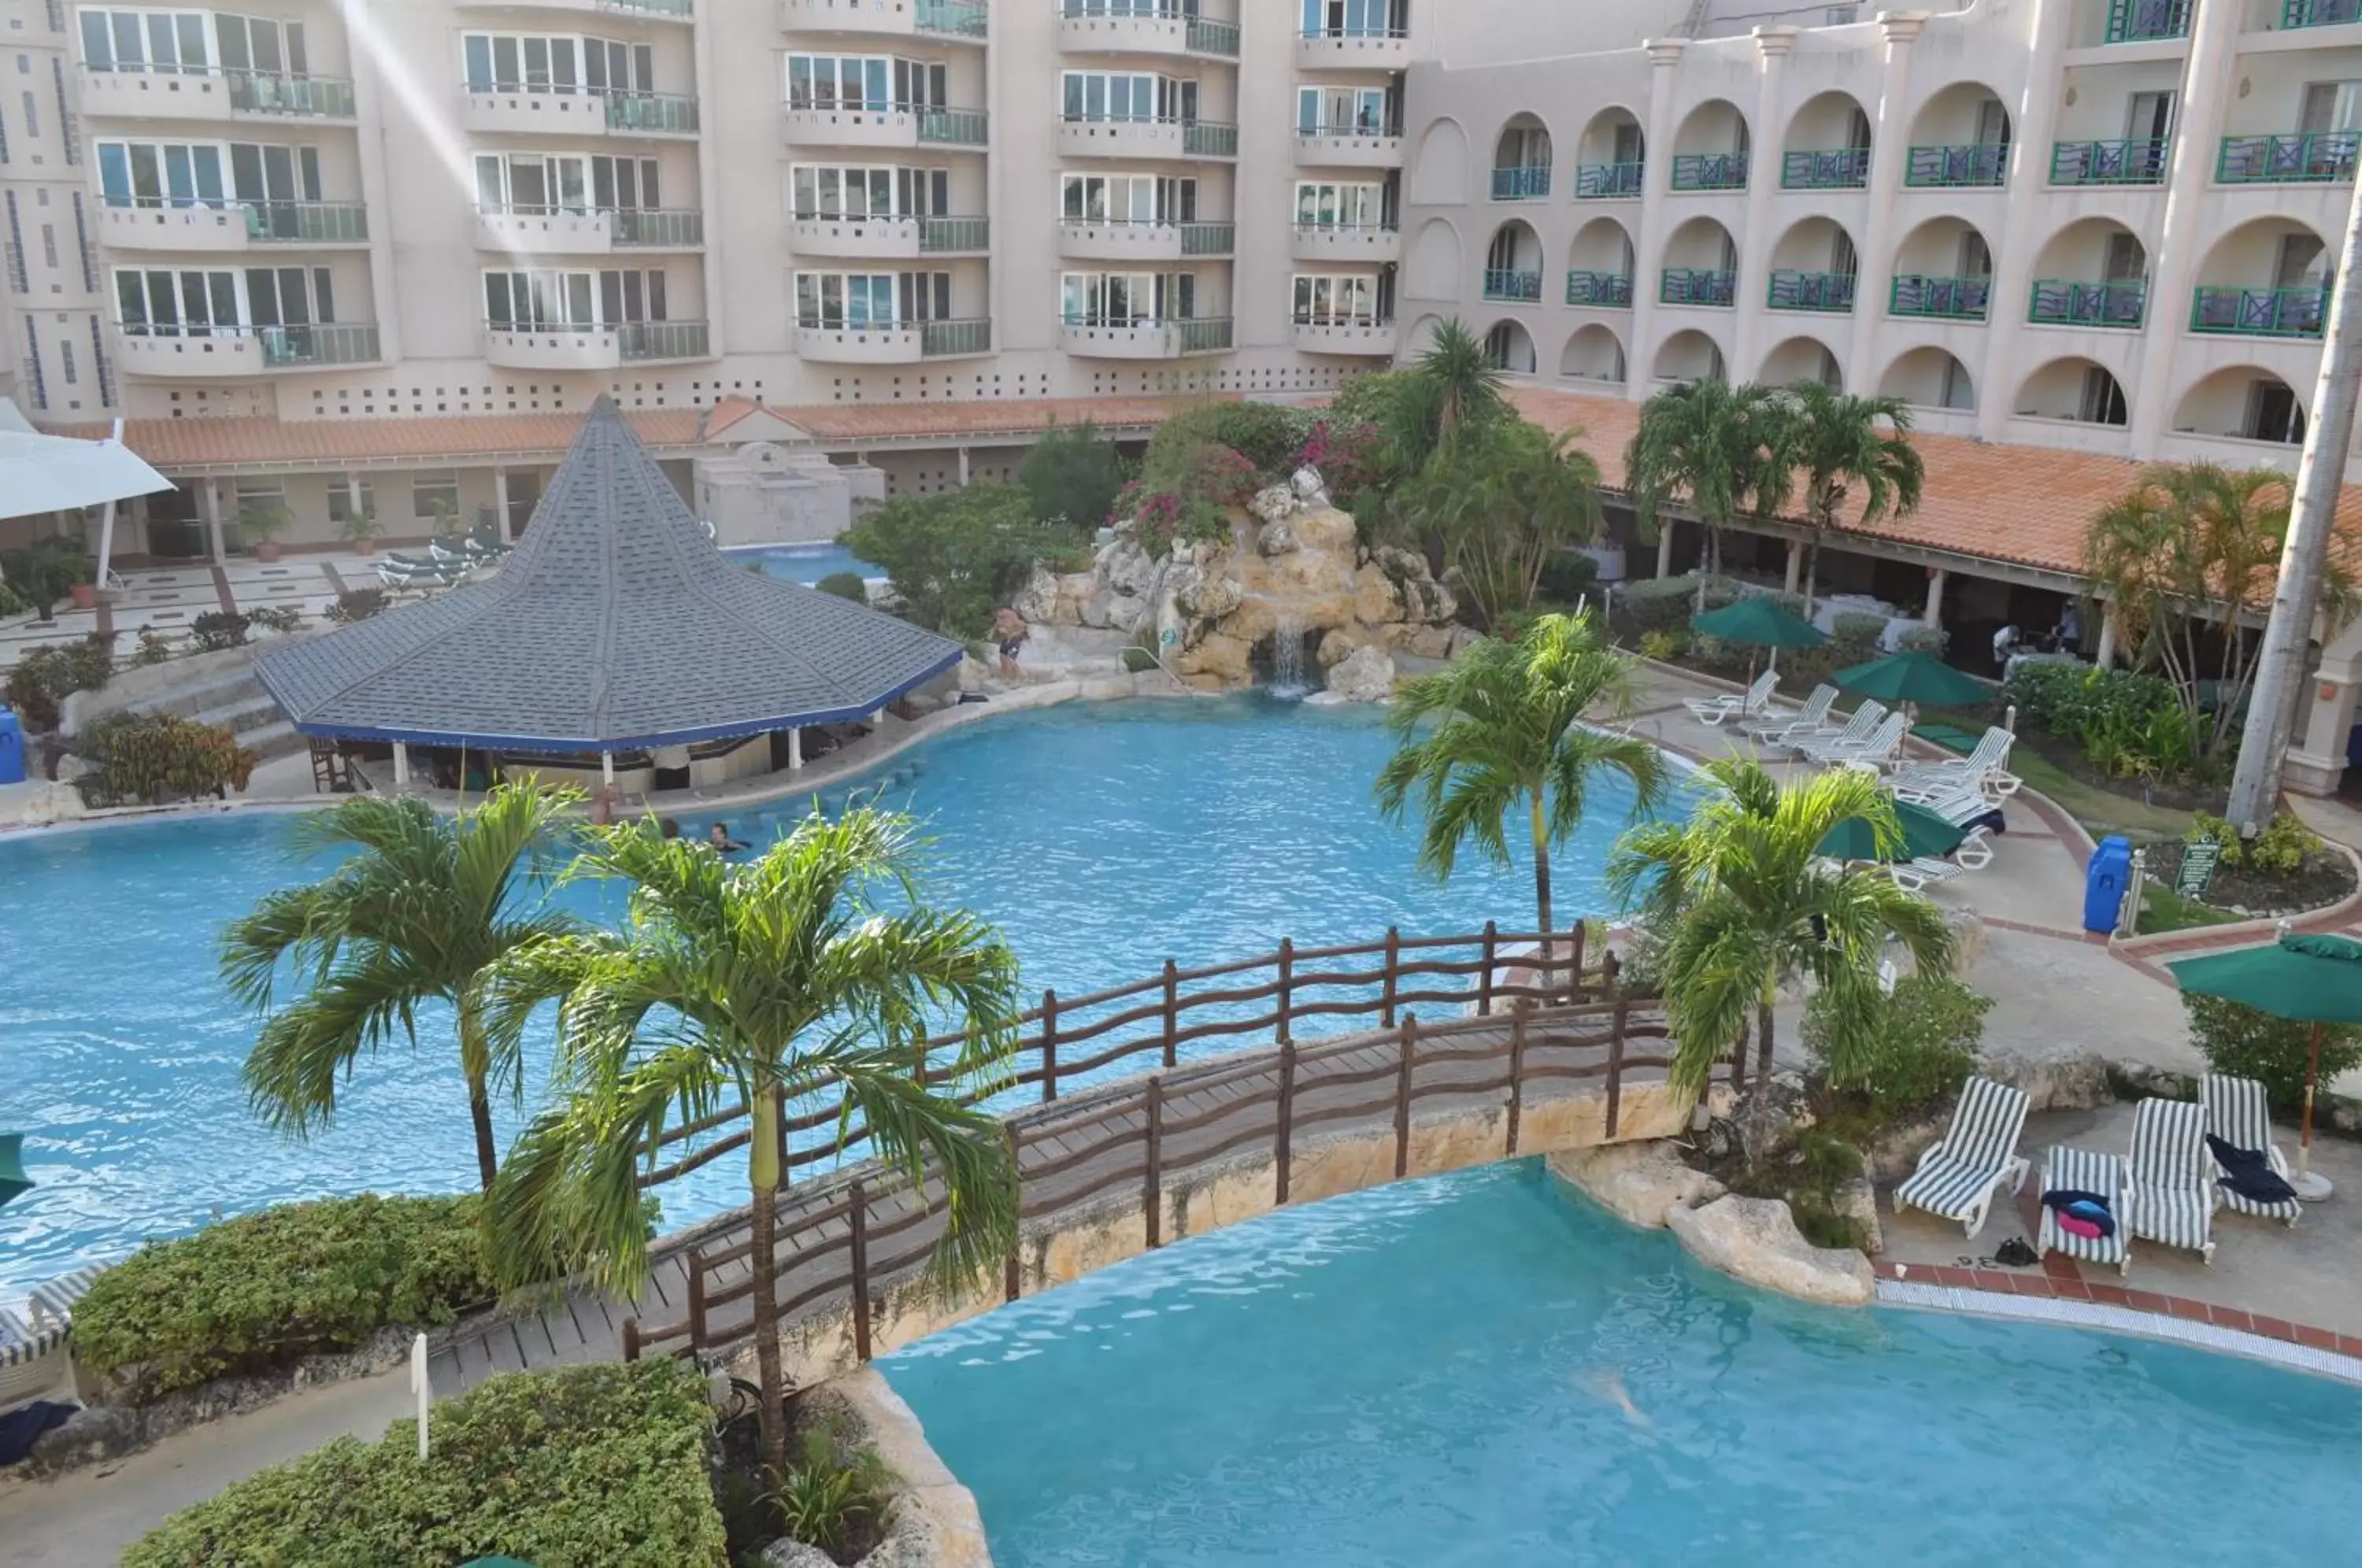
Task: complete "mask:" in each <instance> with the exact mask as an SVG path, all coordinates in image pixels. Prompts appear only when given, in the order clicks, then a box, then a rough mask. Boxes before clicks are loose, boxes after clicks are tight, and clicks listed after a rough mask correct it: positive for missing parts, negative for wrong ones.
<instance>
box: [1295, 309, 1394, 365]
mask: <svg viewBox="0 0 2362 1568" xmlns="http://www.w3.org/2000/svg"><path fill="white" fill-rule="evenodd" d="M1291 332H1292V335H1293V337H1294V340H1295V344H1296V351H1297V353H1299V354H1368V355H1373V356H1375V357H1377V358H1379V359H1393V358H1394V353H1395V324H1394V323H1393V322H1391V321H1353V320H1348V319H1344V318H1335V319H1329V320H1323V319H1322V318H1320V317H1318V316H1311V315H1299V316H1297V318H1296V320H1295V323H1294V325H1293V326H1292V328H1291Z"/></svg>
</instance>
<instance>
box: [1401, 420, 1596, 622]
mask: <svg viewBox="0 0 2362 1568" xmlns="http://www.w3.org/2000/svg"><path fill="white" fill-rule="evenodd" d="M1581 434H1582V432H1580V431H1578V430H1569V431H1566V432H1564V433H1563V434H1562V435H1559V436H1551V435H1549V434H1548V433H1546V432H1545V431H1543V430H1542V428H1541V427H1540V425H1529V424H1528V423H1527V422H1526V421H1524V420H1522V419H1508V420H1501V421H1497V422H1495V423H1492V424H1488V425H1485V426H1483V427H1482V428H1481V429H1479V430H1476V431H1473V432H1470V433H1469V434H1467V435H1465V436H1462V437H1461V439H1459V440H1458V441H1456V442H1454V443H1453V444H1452V445H1451V446H1450V447H1445V448H1443V449H1441V450H1440V451H1439V452H1437V454H1436V456H1435V459H1434V461H1432V462H1431V463H1429V465H1428V468H1427V470H1426V472H1425V473H1423V474H1421V475H1419V476H1418V479H1417V480H1414V481H1413V482H1412V483H1411V484H1410V485H1408V486H1407V488H1406V490H1405V492H1404V494H1403V498H1402V502H1403V505H1404V507H1405V509H1406V511H1407V513H1408V514H1409V515H1410V516H1411V517H1412V518H1414V519H1415V520H1416V521H1417V523H1418V526H1419V527H1420V529H1421V531H1422V532H1423V533H1424V534H1426V535H1427V536H1430V537H1432V538H1434V539H1435V540H1437V541H1438V542H1439V543H1440V547H1441V552H1442V556H1443V561H1444V564H1445V565H1446V566H1447V567H1449V568H1451V569H1452V570H1454V571H1456V572H1457V573H1458V574H1459V579H1458V581H1459V586H1460V588H1461V590H1462V599H1463V600H1464V601H1466V602H1470V603H1472V604H1473V606H1474V608H1475V610H1476V612H1477V613H1478V614H1479V615H1480V616H1481V617H1482V624H1484V625H1485V626H1486V627H1488V628H1489V627H1493V626H1496V625H1498V624H1500V620H1501V617H1502V615H1504V614H1505V613H1508V612H1510V611H1515V610H1523V609H1525V608H1527V607H1528V606H1529V605H1530V604H1531V603H1532V602H1533V600H1534V595H1535V594H1536V593H1537V592H1539V591H1540V588H1541V579H1542V572H1543V569H1545V568H1546V567H1548V566H1549V565H1550V563H1551V559H1552V558H1555V557H1556V556H1557V554H1558V553H1559V551H1560V550H1561V549H1562V548H1563V547H1565V546H1567V545H1568V544H1569V543H1572V542H1576V541H1584V542H1587V541H1589V540H1591V539H1593V538H1595V537H1596V536H1598V532H1599V480H1600V474H1599V465H1598V463H1596V462H1595V461H1594V460H1593V458H1592V457H1591V455H1590V454H1589V453H1588V452H1585V451H1584V450H1583V448H1582V447H1578V446H1577V445H1575V442H1576V440H1577V438H1578V437H1579V436H1581Z"/></svg>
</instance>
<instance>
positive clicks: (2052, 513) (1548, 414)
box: [1509, 386, 2362, 575]
mask: <svg viewBox="0 0 2362 1568" xmlns="http://www.w3.org/2000/svg"><path fill="white" fill-rule="evenodd" d="M1509 395H1510V399H1511V401H1512V402H1514V403H1516V404H1517V406H1518V410H1519V412H1521V413H1523V414H1525V416H1526V417H1527V418H1529V419H1530V420H1532V421H1533V422H1534V423H1536V424H1537V425H1542V426H1543V427H1544V428H1546V429H1549V430H1552V431H1559V430H1566V429H1570V428H1579V429H1581V430H1582V431H1583V432H1584V439H1583V441H1582V443H1581V444H1582V446H1583V447H1584V450H1586V451H1588V452H1589V453H1591V455H1592V456H1593V457H1594V458H1596V459H1597V460H1598V463H1599V467H1600V471H1601V473H1602V474H1603V475H1604V476H1605V477H1606V480H1607V482H1608V483H1609V484H1610V485H1611V486H1615V487H1617V488H1621V487H1622V485H1623V483H1624V448H1625V446H1626V444H1627V443H1628V442H1629V441H1630V440H1631V438H1632V434H1633V432H1634V430H1635V429H1637V428H1638V426H1639V422H1640V408H1639V404H1638V403H1627V402H1625V401H1623V400H1622V399H1620V398H1606V397H1594V396H1586V395H1584V394H1583V393H1580V392H1560V391H1558V390H1557V389H1555V388H1551V387H1534V386H1517V387H1513V388H1511V389H1510V394H1509ZM1912 439H1913V442H1914V444H1915V445H1916V446H1917V447H1918V448H1919V452H1920V455H1921V457H1922V458H1925V459H1926V465H1927V480H1926V493H1925V495H1924V496H1923V498H1922V499H1921V501H1920V502H1919V510H1918V511H1916V512H1915V513H1912V514H1911V515H1910V516H1908V517H1904V518H1900V519H1897V518H1893V517H1889V518H1885V519H1883V520H1882V521H1881V522H1879V523H1878V524H1877V525H1874V526H1872V527H1870V528H1867V529H1865V528H1862V527H1860V525H1859V523H1858V522H1856V523H1854V524H1851V525H1849V524H1845V523H1840V525H1839V528H1838V531H1839V532H1842V533H1855V534H1860V536H1863V537H1865V538H1871V539H1886V540H1892V541H1893V542H1894V543H1897V544H1904V545H1915V546H1917V547H1921V548H1924V549H1934V550H1948V551H1954V552H1957V553H1959V554H1961V555H1966V556H1977V557H1981V558H1985V559H1988V560H1998V561H2009V562H2014V563H2015V564H2018V565H2021V566H2031V567H2039V568H2044V569H2048V570H2052V571H2063V572H2070V573H2075V574H2078V575H2080V574H2081V568H2082V559H2083V534H2084V528H2085V525H2087V524H2088V523H2089V522H2090V521H2091V518H2092V514H2093V513H2097V512H2098V511H2100V510H2101V509H2102V508H2103V507H2104V506H2106V505H2107V504H2108V503H2109V502H2113V501H2114V500H2116V499H2117V498H2118V497H2119V496H2121V495H2123V494H2124V492H2125V491H2126V490H2127V489H2128V488H2130V486H2131V485H2132V482H2133V480H2134V479H2135V477H2136V476H2137V475H2138V474H2139V472H2140V470H2141V468H2142V467H2143V465H2141V464H2139V463H2136V462H2133V461H2131V460H2130V459H2129V458H2111V457H2106V456H2103V455H2101V454H2098V453H2092V452H2071V451H2066V450H2062V449H2059V448H2057V447H2017V446H2000V445H1995V444H1992V443H1988V442H1982V441H1971V440H1970V439H1968V438H1967V437H1966V436H1937V435H1930V434H1926V433H1922V434H1919V435H1916V436H1913V438H1912ZM2293 455H2294V454H2290V456H2291V457H2293ZM2290 467H2291V468H2293V464H2291V465H2290ZM1857 516H1858V514H1857ZM2337 517H2338V528H2339V532H2340V533H2341V534H2343V535H2345V536H2346V538H2347V540H2348V541H2349V543H2353V544H2356V545H2362V485H2347V486H2346V487H2345V495H2344V498H2343V499H2342V500H2341V501H2340V502H2339V503H2338V508H2337Z"/></svg>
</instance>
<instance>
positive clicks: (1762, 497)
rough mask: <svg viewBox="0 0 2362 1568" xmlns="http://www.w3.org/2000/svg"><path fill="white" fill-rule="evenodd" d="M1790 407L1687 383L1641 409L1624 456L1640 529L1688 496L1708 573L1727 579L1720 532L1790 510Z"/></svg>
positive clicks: (1761, 389)
mask: <svg viewBox="0 0 2362 1568" xmlns="http://www.w3.org/2000/svg"><path fill="white" fill-rule="evenodd" d="M1789 423H1790V422H1789V418H1788V408H1787V405H1786V404H1785V403H1783V401H1782V400H1781V398H1780V395H1779V394H1778V393H1776V392H1773V391H1771V389H1770V388H1769V387H1765V386H1760V385H1758V384H1757V383H1756V382H1753V381H1749V382H1747V383H1745V384H1744V385H1740V386H1735V387H1734V386H1730V385H1728V384H1727V383H1725V382H1722V381H1689V382H1685V383H1684V384H1683V385H1681V386H1677V387H1668V388H1666V389H1665V390H1664V391H1663V392H1658V393H1656V394H1655V395H1654V396H1652V397H1650V399H1649V401H1648V402H1647V403H1643V404H1641V406H1640V427H1639V429H1638V430H1637V431H1635V432H1634V433H1633V436H1632V441H1631V444H1630V445H1629V446H1628V447H1626V448H1625V453H1624V484H1625V488H1626V490H1628V491H1629V492H1630V493H1631V497H1632V506H1633V510H1634V512H1635V513H1637V514H1638V515H1639V519H1640V522H1641V523H1642V525H1645V526H1649V527H1655V526H1657V525H1658V524H1657V514H1658V513H1659V512H1660V511H1661V510H1662V509H1663V508H1664V507H1665V506H1666V505H1667V504H1669V503H1670V502H1672V501H1673V499H1674V498H1675V497H1676V496H1684V497H1686V499H1687V500H1688V502H1689V504H1690V508H1691V510H1693V511H1694V512H1695V513H1697V515H1698V521H1699V522H1701V523H1703V524H1705V529H1706V537H1707V547H1708V549H1707V560H1706V570H1705V572H1703V573H1701V574H1700V576H1699V580H1698V600H1697V602H1698V609H1699V610H1700V611H1701V612H1702V611H1704V610H1705V580H1706V579H1707V578H1708V577H1719V576H1721V575H1722V531H1723V530H1724V529H1725V528H1727V527H1728V526H1729V525H1730V524H1731V520H1732V519H1733V518H1735V517H1737V516H1738V514H1739V513H1743V512H1754V513H1759V514H1763V515H1769V514H1771V513H1776V512H1778V511H1779V510H1780V508H1781V507H1782V506H1783V505H1785V504H1786V503H1787V500H1788V490H1789V487H1790V485H1791V483H1792V482H1793V480H1792V470H1793V468H1794V464H1793V463H1792V462H1791V461H1790V459H1789V456H1788V447H1789V444H1790V442H1791V440H1792V438H1793V436H1792V432H1791V431H1790V429H1789Z"/></svg>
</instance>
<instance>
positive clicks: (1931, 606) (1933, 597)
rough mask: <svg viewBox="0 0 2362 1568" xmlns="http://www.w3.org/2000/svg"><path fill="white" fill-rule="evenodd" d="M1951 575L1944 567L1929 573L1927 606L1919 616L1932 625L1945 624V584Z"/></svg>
mask: <svg viewBox="0 0 2362 1568" xmlns="http://www.w3.org/2000/svg"><path fill="white" fill-rule="evenodd" d="M1951 575H1952V574H1951V573H1950V572H1948V571H1946V570H1945V569H1943V568H1942V567H1937V568H1936V569H1934V570H1932V571H1930V572H1929V573H1928V574H1927V608H1926V612H1925V613H1923V614H1921V616H1920V617H1919V618H1920V619H1921V620H1922V621H1925V622H1926V624H1929V625H1931V626H1940V625H1942V624H1944V584H1945V583H1946V582H1947V581H1948V580H1950V579H1951Z"/></svg>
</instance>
